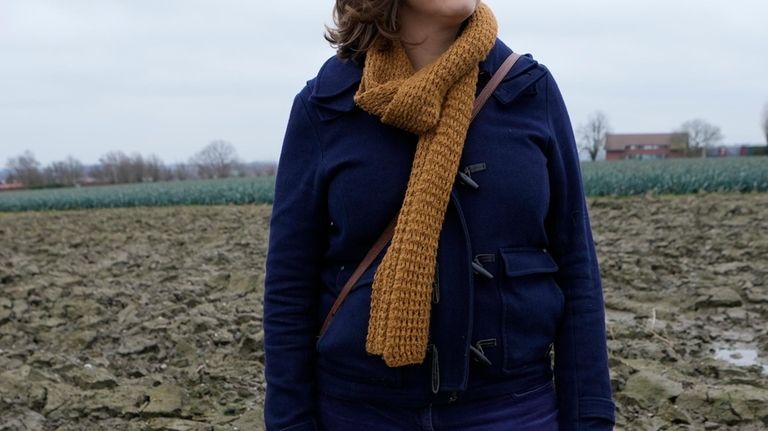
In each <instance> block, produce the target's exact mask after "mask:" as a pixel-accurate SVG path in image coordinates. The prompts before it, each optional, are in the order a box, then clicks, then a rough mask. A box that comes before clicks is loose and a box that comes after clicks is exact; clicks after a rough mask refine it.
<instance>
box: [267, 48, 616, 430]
mask: <svg viewBox="0 0 768 431" xmlns="http://www.w3.org/2000/svg"><path fill="white" fill-rule="evenodd" d="M510 52H511V50H510V49H509V48H508V47H507V46H506V45H505V44H504V43H503V42H501V41H500V40H497V42H496V44H495V46H494V48H493V50H492V51H491V52H490V54H489V55H488V57H487V58H486V59H485V60H484V61H483V62H481V63H480V70H481V74H480V79H479V82H478V92H479V90H480V89H481V88H482V86H483V85H485V83H486V82H487V80H488V79H489V78H490V76H491V75H492V73H493V72H494V71H495V70H496V69H497V68H498V67H499V66H500V65H501V63H502V62H503V61H504V59H505V58H506V57H507V55H508V54H509V53H510ZM361 72H362V68H361V65H360V64H359V63H355V62H352V61H346V62H343V61H340V60H339V59H337V58H335V57H333V58H331V59H329V60H328V61H327V62H326V63H325V64H324V65H323V67H322V68H321V69H320V71H319V73H318V75H317V77H315V78H314V79H312V80H310V81H309V82H307V85H306V87H304V89H302V90H301V92H300V93H299V94H298V95H297V96H296V98H295V100H294V103H293V108H292V110H291V114H290V119H289V121H288V127H287V131H286V134H285V140H284V142H283V147H282V151H281V154H280V159H279V162H278V170H277V177H276V185H275V195H274V206H273V209H272V217H271V220H270V232H269V246H268V252H267V258H266V278H265V293H264V331H265V338H264V349H265V358H266V370H265V373H266V381H267V393H266V403H265V420H266V424H267V430H269V431H278V430H291V431H304V430H316V429H317V423H316V410H315V409H316V406H315V400H316V394H317V391H324V392H326V393H329V394H331V395H335V396H337V397H342V398H349V399H360V400H369V401H385V402H387V403H388V404H390V405H402V406H424V405H427V404H429V403H451V402H455V401H456V400H461V399H473V398H479V397H485V396H494V395H500V394H506V393H511V392H518V391H524V390H526V389H528V388H531V387H534V386H536V385H539V384H541V383H543V382H546V381H547V380H551V379H552V378H553V375H554V379H555V385H556V390H557V394H558V407H559V421H560V429H561V431H569V430H587V429H588V430H610V429H611V428H612V426H613V422H614V404H613V401H612V398H611V386H610V380H609V375H608V364H607V349H606V336H605V321H604V303H603V293H602V285H601V280H600V270H599V267H598V261H597V256H596V254H595V247H594V243H593V239H592V232H591V226H590V221H589V216H588V213H587V207H586V202H585V197H584V192H583V188H582V180H581V173H580V166H579V158H578V151H577V149H576V144H575V142H574V137H573V130H572V128H571V123H570V120H569V117H568V113H567V111H566V107H565V104H564V103H563V99H562V97H561V94H560V91H559V90H558V87H557V84H556V83H555V80H554V79H553V78H552V75H551V74H550V72H549V71H548V70H547V69H546V68H545V67H544V66H543V65H541V64H539V63H538V62H536V61H535V60H533V58H532V57H531V56H530V55H526V56H523V57H522V58H521V59H520V60H519V61H518V63H517V64H516V65H515V67H514V68H513V69H512V70H511V71H510V72H509V73H508V74H507V76H506V78H505V79H504V81H503V82H502V83H501V84H500V86H499V87H498V89H497V90H496V91H495V93H494V97H492V98H491V99H490V100H489V101H488V103H487V104H486V105H485V107H484V108H483V110H482V111H481V112H480V114H479V115H478V116H477V118H476V119H475V121H474V122H473V123H472V124H471V125H470V128H469V130H468V134H467V140H466V142H465V145H464V150H463V153H462V157H461V161H460V165H459V166H460V173H459V172H457V176H456V181H455V184H454V186H453V189H452V191H451V195H450V202H449V204H448V208H447V211H446V216H445V221H444V225H443V228H442V231H441V234H440V239H439V243H438V258H437V277H436V280H435V289H434V291H435V295H434V296H433V304H432V317H431V323H430V345H429V349H428V354H427V358H426V360H425V361H424V363H423V364H419V365H410V366H405V367H397V368H390V367H387V366H386V365H385V364H384V361H383V360H382V359H381V358H380V357H379V356H374V355H369V354H367V353H366V352H365V337H366V332H367V328H368V316H369V304H370V296H371V283H372V281H373V274H374V272H375V270H376V267H377V266H378V263H379V262H381V258H382V257H383V255H384V253H383V252H382V253H381V254H380V255H379V258H378V259H377V260H376V261H375V262H374V263H373V265H371V267H370V268H369V269H368V271H367V272H365V274H364V275H363V276H362V277H361V278H360V280H359V281H358V282H357V284H356V286H355V288H354V290H352V292H351V293H350V294H349V296H348V297H347V299H346V301H345V303H344V304H343V305H342V307H341V308H340V310H339V312H338V314H336V316H335V318H334V320H333V322H332V323H331V325H330V327H329V328H328V331H327V332H326V333H325V334H324V335H323V337H322V338H319V339H318V338H317V334H318V331H319V327H320V324H321V322H322V320H323V319H324V317H325V315H326V313H327V312H328V310H329V309H330V307H331V304H332V303H333V301H334V299H335V297H336V296H337V295H338V293H339V291H340V290H341V288H342V286H343V285H344V283H345V282H346V280H347V279H348V278H349V277H350V275H351V274H352V271H353V270H354V269H355V267H356V266H357V264H358V262H359V261H360V260H361V259H362V258H363V256H364V255H365V254H366V252H367V251H368V249H369V248H370V247H371V245H372V244H373V242H374V241H375V240H376V238H377V237H378V236H379V234H380V233H381V232H382V231H383V229H384V228H385V226H386V225H387V223H388V222H389V221H390V219H392V218H393V217H394V216H395V215H396V214H397V212H398V210H399V208H400V206H401V204H402V200H403V197H404V196H405V189H406V186H407V182H408V177H409V173H410V170H411V164H412V162H413V156H414V154H415V148H416V142H417V140H418V137H417V136H416V135H414V134H411V133H408V132H405V131H403V130H400V129H397V128H395V127H392V126H388V125H385V124H382V123H381V122H380V120H379V119H378V118H377V117H375V116H372V115H370V114H368V113H367V112H365V111H363V110H362V109H361V108H359V107H357V106H356V105H355V103H354V101H353V95H354V93H355V91H356V90H357V87H358V84H359V82H360V77H361ZM553 350H554V366H552V361H551V354H552V351H553Z"/></svg>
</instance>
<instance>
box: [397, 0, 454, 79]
mask: <svg viewBox="0 0 768 431" xmlns="http://www.w3.org/2000/svg"><path fill="white" fill-rule="evenodd" d="M398 20H399V24H400V30H399V31H398V35H399V36H400V38H401V39H402V40H403V42H404V43H403V48H404V49H405V53H406V54H407V55H408V58H409V59H410V60H411V64H412V65H413V69H414V70H419V69H421V68H423V67H424V66H427V65H428V64H430V63H432V62H433V61H435V60H436V59H437V58H438V57H440V56H441V55H442V54H443V53H444V52H445V51H446V50H448V48H449V47H450V46H451V44H452V43H453V42H454V41H455V40H456V36H458V34H459V31H460V29H461V24H462V23H461V22H459V23H452V22H442V21H439V20H436V19H435V18H434V17H430V16H424V15H422V14H419V13H418V12H416V11H414V10H413V9H410V8H408V7H407V6H405V5H404V6H403V7H402V9H401V10H400V14H399V18H398Z"/></svg>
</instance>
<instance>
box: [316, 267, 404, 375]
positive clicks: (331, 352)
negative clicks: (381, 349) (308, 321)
mask: <svg viewBox="0 0 768 431" xmlns="http://www.w3.org/2000/svg"><path fill="white" fill-rule="evenodd" d="M376 267H377V265H371V266H370V267H369V268H367V269H366V271H365V272H364V273H363V275H362V276H361V277H360V279H359V280H357V282H355V285H354V286H353V287H352V290H350V292H349V294H348V295H347V298H346V299H345V300H344V302H343V303H342V304H341V306H340V307H339V309H338V311H337V312H336V315H335V316H334V317H333V320H332V321H331V324H330V325H329V326H328V328H327V329H326V331H325V333H323V335H322V336H321V337H320V338H319V339H318V340H317V344H316V349H317V352H318V357H319V361H320V365H321V366H322V367H323V368H324V369H325V370H326V371H328V372H331V373H334V374H337V375H339V376H342V377H345V378H348V379H350V380H354V381H358V382H363V383H376V384H385V385H389V386H399V385H400V383H401V373H402V371H401V370H400V369H399V368H391V367H388V366H387V365H386V364H385V363H384V360H383V359H382V358H381V357H380V356H377V355H371V354H369V353H368V352H366V350H365V340H366V336H367V334H368V318H369V316H370V307H371V285H372V284H373V276H374V274H375V272H376ZM353 270H354V267H350V268H347V269H343V270H341V271H340V272H339V274H338V277H337V280H336V291H337V292H340V291H341V289H342V288H343V287H344V284H345V283H346V282H347V280H348V279H349V277H350V276H351V275H352V271H353Z"/></svg>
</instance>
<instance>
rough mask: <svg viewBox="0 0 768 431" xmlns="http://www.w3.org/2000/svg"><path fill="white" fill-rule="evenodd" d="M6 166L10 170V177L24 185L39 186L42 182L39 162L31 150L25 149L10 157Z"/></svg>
mask: <svg viewBox="0 0 768 431" xmlns="http://www.w3.org/2000/svg"><path fill="white" fill-rule="evenodd" d="M6 168H7V169H8V170H9V171H11V177H12V178H13V179H15V180H16V181H20V182H21V183H22V184H24V187H40V186H42V185H43V184H44V178H43V174H42V172H40V162H38V161H37V159H36V158H35V155H34V154H32V152H31V151H29V150H26V151H24V153H22V154H21V155H19V156H16V157H11V158H9V159H8V161H7V162H6Z"/></svg>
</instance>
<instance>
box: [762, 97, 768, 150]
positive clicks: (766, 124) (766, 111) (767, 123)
mask: <svg viewBox="0 0 768 431" xmlns="http://www.w3.org/2000/svg"><path fill="white" fill-rule="evenodd" d="M761 123H762V124H761V125H762V126H763V133H764V134H765V145H766V146H768V102H766V103H765V106H764V107H763V118H762V121H761Z"/></svg>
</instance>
